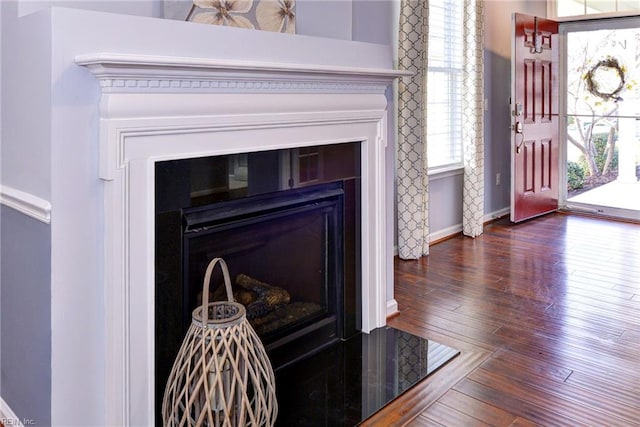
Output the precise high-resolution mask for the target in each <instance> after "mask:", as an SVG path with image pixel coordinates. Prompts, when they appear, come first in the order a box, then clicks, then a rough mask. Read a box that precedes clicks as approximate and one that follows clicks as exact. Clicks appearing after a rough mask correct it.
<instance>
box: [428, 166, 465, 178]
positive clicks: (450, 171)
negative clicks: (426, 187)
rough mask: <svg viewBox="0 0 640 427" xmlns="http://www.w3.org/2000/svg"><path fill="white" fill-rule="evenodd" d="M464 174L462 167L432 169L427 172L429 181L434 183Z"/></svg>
mask: <svg viewBox="0 0 640 427" xmlns="http://www.w3.org/2000/svg"><path fill="white" fill-rule="evenodd" d="M463 173H464V166H462V165H450V166H444V167H441V168H433V169H429V170H428V171H427V175H428V176H429V180H431V181H435V180H436V179H443V178H448V177H450V176H455V175H462V174H463Z"/></svg>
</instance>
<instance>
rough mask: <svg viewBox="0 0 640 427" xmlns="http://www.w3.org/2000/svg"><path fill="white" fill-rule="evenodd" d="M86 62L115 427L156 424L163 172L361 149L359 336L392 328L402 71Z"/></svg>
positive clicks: (80, 59)
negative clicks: (164, 167)
mask: <svg viewBox="0 0 640 427" xmlns="http://www.w3.org/2000/svg"><path fill="white" fill-rule="evenodd" d="M76 63H77V64H78V65H81V66H84V67H86V68H87V69H88V70H89V71H90V72H91V73H93V74H94V75H95V77H96V78H97V79H98V80H99V82H100V88H101V92H102V95H101V100H100V176H101V178H102V179H103V180H105V236H104V239H105V248H106V249H105V251H106V255H105V256H106V259H105V270H104V288H105V312H106V316H107V318H106V321H105V327H106V332H105V336H106V343H105V345H106V349H107V351H108V353H109V354H108V355H107V357H106V358H105V363H106V375H105V378H106V388H107V389H106V392H105V394H106V396H107V402H106V421H107V424H109V425H152V424H154V400H153V391H154V364H153V360H154V308H153V307H154V286H155V285H154V283H155V282H154V200H153V194H154V165H155V162H157V161H163V160H172V159H182V158H194V157H203V156H212V155H224V154H232V153H243V152H254V151H264V150H273V149H282V148H294V147H301V146H313V145H326V144H338V143H346V142H361V143H362V146H361V147H362V149H361V153H362V159H361V165H362V184H361V190H362V191H361V193H362V199H361V206H362V209H361V210H362V218H361V221H362V222H361V224H362V240H361V248H362V292H361V294H362V295H361V296H362V319H361V329H362V330H363V331H364V332H369V331H371V330H373V329H375V328H377V327H380V326H383V325H384V324H385V323H386V314H387V304H388V299H389V296H388V295H387V283H386V281H387V277H388V269H390V268H391V266H392V259H391V257H390V254H391V251H390V250H389V245H391V244H392V242H389V241H387V238H386V236H387V235H388V233H387V230H389V227H390V221H391V218H388V215H387V214H386V212H387V211H388V209H387V206H386V204H387V203H388V201H387V200H386V197H385V193H386V186H387V183H386V182H385V177H386V176H387V172H386V170H385V148H386V146H387V144H386V137H387V129H386V126H387V123H386V120H387V119H386V118H387V111H386V108H387V99H386V96H385V90H386V88H387V87H388V86H389V85H390V84H391V83H392V81H393V79H394V78H395V77H398V76H400V75H404V73H403V72H399V71H397V70H393V69H387V68H369V67H366V66H365V67H358V66H353V65H348V66H336V65H314V64H309V63H304V64H291V63H266V62H256V61H240V60H228V59H227V60H216V59H208V58H191V57H167V56H147V55H133V54H118V53H95V54H84V55H80V56H77V57H76ZM391 299H392V297H391Z"/></svg>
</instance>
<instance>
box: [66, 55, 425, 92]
mask: <svg viewBox="0 0 640 427" xmlns="http://www.w3.org/2000/svg"><path fill="white" fill-rule="evenodd" d="M75 62H76V64H78V65H81V66H84V67H86V68H87V69H88V70H89V71H91V73H93V74H94V75H95V76H96V78H97V79H98V80H99V81H100V85H101V87H102V89H103V90H105V91H110V90H111V91H137V90H141V91H148V90H153V91H158V90H160V91H162V90H170V91H175V90H177V89H178V90H198V91H202V90H210V91H227V90H232V91H234V92H238V91H251V92H256V91H267V92H289V91H295V92H301V91H302V92H306V91H311V92H317V91H322V92H331V91H337V92H362V91H366V92H369V93H370V92H372V91H373V92H378V91H382V92H384V90H385V88H386V87H387V86H388V85H389V84H390V83H391V82H392V81H393V79H395V78H397V77H402V76H409V75H411V74H412V73H411V72H409V71H403V70H395V69H387V68H363V67H351V66H333V65H313V64H291V63H277V62H259V61H242V60H225V59H212V58H194V57H179V56H151V55H133V54H120V53H95V54H85V55H78V56H76V58H75Z"/></svg>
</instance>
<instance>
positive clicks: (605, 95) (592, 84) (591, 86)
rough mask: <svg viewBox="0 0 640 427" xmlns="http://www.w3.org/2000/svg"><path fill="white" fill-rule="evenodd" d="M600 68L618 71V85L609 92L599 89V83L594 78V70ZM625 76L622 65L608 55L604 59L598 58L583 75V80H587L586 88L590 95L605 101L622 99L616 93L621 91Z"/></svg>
mask: <svg viewBox="0 0 640 427" xmlns="http://www.w3.org/2000/svg"><path fill="white" fill-rule="evenodd" d="M601 68H602V69H613V70H615V71H616V72H617V73H618V78H619V79H620V81H619V83H618V87H617V88H615V89H614V90H613V91H611V92H602V91H601V90H600V83H599V82H598V81H597V80H595V79H594V77H595V74H596V72H597V71H598V70H600V69H601ZM625 77H626V76H625V69H624V67H623V66H621V65H620V64H619V63H618V60H617V59H616V58H612V57H610V56H608V57H606V58H605V59H602V60H600V61H599V62H598V63H597V64H596V65H594V66H593V68H591V70H589V72H588V73H587V74H586V75H585V80H586V81H587V90H588V91H589V93H591V94H592V95H595V96H597V97H599V98H602V99H603V100H605V101H613V102H618V101H622V98H621V97H620V96H619V95H618V94H619V93H620V92H621V91H622V89H624V86H625Z"/></svg>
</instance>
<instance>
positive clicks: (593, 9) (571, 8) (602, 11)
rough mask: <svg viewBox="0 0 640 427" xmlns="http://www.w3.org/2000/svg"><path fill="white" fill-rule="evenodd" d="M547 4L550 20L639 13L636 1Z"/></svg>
mask: <svg viewBox="0 0 640 427" xmlns="http://www.w3.org/2000/svg"><path fill="white" fill-rule="evenodd" d="M547 4H548V9H547V10H548V12H549V16H550V17H551V18H564V17H568V16H570V17H572V18H576V17H587V16H588V17H591V16H592V15H629V14H637V13H638V12H640V1H638V0H550V1H549V2H548V3H547Z"/></svg>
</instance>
